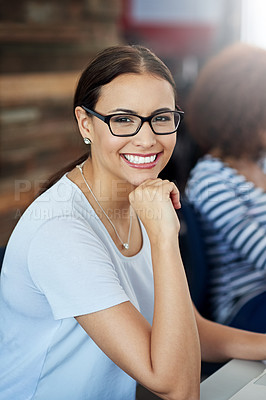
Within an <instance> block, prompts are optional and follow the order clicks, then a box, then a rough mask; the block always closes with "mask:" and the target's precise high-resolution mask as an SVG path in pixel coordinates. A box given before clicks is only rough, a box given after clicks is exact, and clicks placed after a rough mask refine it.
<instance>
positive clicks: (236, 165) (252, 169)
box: [210, 150, 266, 191]
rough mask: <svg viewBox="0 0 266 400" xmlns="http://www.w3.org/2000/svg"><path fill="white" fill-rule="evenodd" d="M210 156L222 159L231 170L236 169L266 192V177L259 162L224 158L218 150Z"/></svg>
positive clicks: (243, 158)
mask: <svg viewBox="0 0 266 400" xmlns="http://www.w3.org/2000/svg"><path fill="white" fill-rule="evenodd" d="M210 154H211V155H212V156H214V157H218V158H220V159H221V160H222V161H223V162H224V163H225V164H227V165H228V166H229V167H230V168H233V169H235V170H236V171H237V172H238V173H239V174H240V175H243V176H244V177H245V178H246V179H247V180H248V181H250V182H252V183H254V185H255V186H257V187H260V188H262V189H263V190H264V191H266V176H265V173H264V171H263V170H262V168H261V167H260V166H259V164H258V162H256V161H254V160H252V159H250V158H247V157H241V158H235V157H231V156H228V157H222V156H221V154H219V152H218V151H217V150H213V151H211V152H210Z"/></svg>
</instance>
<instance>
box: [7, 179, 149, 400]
mask: <svg viewBox="0 0 266 400" xmlns="http://www.w3.org/2000/svg"><path fill="white" fill-rule="evenodd" d="M141 228H142V234H143V246H142V249H141V251H140V252H139V253H138V254H137V255H135V256H133V257H125V256H123V255H122V254H121V253H120V252H119V250H118V249H117V247H116V246H115V244H114V242H113V241H112V239H111V238H110V236H109V234H108V232H107V230H106V228H105V227H104V225H103V224H102V222H101V220H100V219H99V218H98V216H97V215H96V214H95V212H94V210H93V209H92V207H91V206H90V204H89V202H88V201H87V199H86V197H85V196H84V194H83V193H82V192H81V190H80V189H79V188H78V187H77V186H76V185H75V184H74V183H73V182H71V181H70V180H69V179H68V178H67V176H66V175H65V176H64V177H63V178H61V179H60V180H59V181H58V182H57V183H56V184H55V185H54V186H53V187H52V188H50V189H49V190H47V191H46V192H45V193H44V194H43V195H41V196H40V197H39V198H38V199H37V200H35V201H34V202H33V203H32V204H31V206H30V207H29V208H28V209H27V210H26V212H25V213H24V214H23V216H22V217H21V219H20V221H19V222H18V224H17V226H16V228H15V230H14V232H13V234H12V235H11V238H10V240H9V243H8V246H7V250H6V254H5V259H4V263H3V268H2V273H1V290H0V400H85V399H86V400H98V399H99V400H105V399H106V400H107V399H110V400H125V399H126V400H133V399H135V389H136V382H135V381H134V380H133V379H132V378H131V377H129V376H128V375H127V374H126V373H125V372H123V371H122V370H121V369H120V368H118V367H117V366H116V365H115V364H114V363H113V362H112V361H111V360H110V359H109V358H108V357H107V356H106V355H105V354H104V353H103V352H102V351H101V350H100V349H99V348H98V347H97V346H96V344H95V343H94V342H93V341H92V339H90V337H89V336H88V335H87V334H86V332H85V331H84V330H83V329H82V328H81V326H80V325H79V324H78V323H77V321H76V320H75V318H74V317H75V316H78V315H83V314H87V313H92V312H96V311H99V310H102V309H106V308H109V307H112V306H114V305H117V304H120V303H122V302H125V301H128V300H129V301H131V302H132V304H133V305H134V306H135V307H136V308H137V309H138V310H139V311H140V312H141V313H142V314H143V315H144V317H145V318H146V319H147V320H148V321H149V322H150V323H152V317H153V301H154V292H153V273H152V263H151V251H150V243H149V239H148V236H147V233H146V231H145V229H144V227H143V225H142V224H141Z"/></svg>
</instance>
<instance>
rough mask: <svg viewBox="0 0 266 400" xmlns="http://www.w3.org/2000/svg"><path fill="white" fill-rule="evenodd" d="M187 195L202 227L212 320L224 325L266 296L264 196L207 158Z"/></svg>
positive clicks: (197, 168)
mask: <svg viewBox="0 0 266 400" xmlns="http://www.w3.org/2000/svg"><path fill="white" fill-rule="evenodd" d="M265 179H266V176H265ZM186 195H187V198H188V200H189V202H190V203H191V204H192V205H193V207H194V209H195V211H196V214H197V216H198V218H199V221H200V224H201V227H202V233H203V239H204V243H205V246H206V255H207V262H208V266H209V271H210V281H209V295H210V302H211V305H212V311H213V317H214V319H215V320H216V321H218V322H220V323H229V322H230V320H231V318H232V317H233V316H234V315H235V313H236V312H237V311H238V309H239V308H240V307H241V306H242V305H243V304H245V302H246V301H248V300H249V299H250V298H252V297H254V296H255V295H257V294H259V293H261V292H264V291H265V290H266V192H265V191H263V190H262V189H260V188H258V187H255V186H254V185H253V183H251V182H248V181H247V180H246V179H245V177H244V176H242V175H239V174H238V173H237V171H236V170H234V169H232V168H230V167H228V166H227V165H226V164H224V163H223V162H222V161H221V160H219V159H217V158H213V157H211V156H210V155H207V156H205V157H204V158H202V159H201V160H199V162H198V163H197V165H196V166H195V168H194V169H193V170H192V172H191V175H190V179H189V182H188V184H187V188H186ZM265 307H266V305H265Z"/></svg>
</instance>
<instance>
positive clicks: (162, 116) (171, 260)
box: [0, 46, 266, 400]
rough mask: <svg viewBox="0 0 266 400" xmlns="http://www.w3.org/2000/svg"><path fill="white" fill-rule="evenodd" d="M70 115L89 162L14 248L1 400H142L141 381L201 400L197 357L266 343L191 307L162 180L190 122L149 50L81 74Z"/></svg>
mask: <svg viewBox="0 0 266 400" xmlns="http://www.w3.org/2000/svg"><path fill="white" fill-rule="evenodd" d="M74 113H75V117H76V120H77V123H78V127H79V131H80V134H81V135H82V137H83V138H84V142H85V143H86V144H89V146H90V151H89V152H87V153H86V154H85V155H84V156H82V157H81V158H80V159H79V160H77V161H75V162H73V163H72V164H71V165H70V166H68V167H67V168H66V169H65V170H64V171H61V172H60V173H59V174H57V175H56V177H54V178H53V179H51V181H50V182H49V183H48V185H47V187H46V188H45V189H46V190H44V192H43V193H42V194H41V195H40V196H39V197H38V198H37V199H36V200H35V201H34V202H33V203H32V204H31V206H30V207H29V208H28V209H27V210H26V212H25V213H24V215H23V216H22V218H21V219H20V221H19V223H18V225H17V227H16V229H15V230H14V232H13V234H12V236H11V238H10V240H9V243H8V246H7V250H6V255H5V259H4V264H3V270H2V275H1V293H0V304H1V313H0V338H1V340H2V341H3V343H4V345H3V346H0V358H1V371H0V392H1V400H10V399H16V400H25V399H32V400H34V399H36V400H37V399H38V400H47V399H64V400H73V399H75V400H82V399H85V398H86V399H110V400H125V399H127V400H134V399H135V394H136V382H140V383H141V384H142V385H143V386H145V387H147V388H148V389H149V390H151V391H152V392H154V393H155V394H157V395H159V396H160V397H161V398H163V399H169V400H170V399H173V400H189V399H193V400H197V399H199V382H200V353H201V352H200V345H201V348H202V354H203V356H204V357H205V358H206V359H215V360H217V361H220V360H221V359H222V360H226V359H228V358H229V357H238V358H241V357H245V356H246V357H251V358H253V359H255V358H260V357H261V358H266V353H265V348H266V338H265V336H264V335H255V336H253V335H247V334H246V333H244V332H240V333H239V332H236V331H235V330H231V329H230V328H225V329H223V327H219V328H218V327H217V325H214V324H212V323H211V322H208V321H206V320H204V319H203V318H202V317H201V316H200V315H199V314H198V313H197V312H196V310H195V309H194V308H193V305H192V302H191V299H190V294H189V290H188V285H187V281H186V276H185V272H184V268H183V264H182V260H181V256H180V251H179V244H178V234H179V228H180V226H179V220H178V218H177V214H176V212H175V209H178V208H180V202H179V192H178V189H177V188H176V186H175V185H174V184H173V183H172V182H169V181H167V180H161V179H158V174H159V173H160V172H161V170H162V169H163V168H164V166H165V165H166V163H167V162H168V160H169V158H170V156H171V154H172V152H173V149H174V146H175V142H176V133H177V129H178V126H179V122H180V120H181V116H182V112H181V111H179V110H178V107H177V104H176V93H175V84H174V81H173V78H172V76H171V74H170V72H169V70H168V69H167V67H166V66H165V65H164V64H163V63H162V61H161V60H159V59H158V58H157V57H156V56H155V55H154V54H153V53H151V52H150V51H149V50H148V49H146V48H143V47H139V46H133V47H131V46H122V47H112V48H109V49H106V50H105V51H103V52H102V53H100V54H99V55H98V56H97V57H96V58H95V59H94V60H93V61H92V62H91V63H90V64H89V66H88V67H87V68H86V70H85V71H84V72H83V74H82V75H81V78H80V80H79V83H78V86H77V90H76V94H75V99H74ZM120 124H121V125H122V128H120ZM124 124H125V125H124ZM132 124H133V125H134V129H133V126H132ZM124 126H125V127H124ZM76 167H77V168H76ZM38 216H39V217H38ZM228 329H229V330H228ZM236 342H237V343H238V345H237V346H236V344H235V343H236ZM209 343H210V346H209V345H208V344H209ZM239 343H240V344H239ZM18 360H19V365H18Z"/></svg>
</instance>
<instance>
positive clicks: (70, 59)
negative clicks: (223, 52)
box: [0, 0, 266, 245]
mask: <svg viewBox="0 0 266 400" xmlns="http://www.w3.org/2000/svg"><path fill="white" fill-rule="evenodd" d="M256 1H257V2H258V1H260V0H253V1H252V2H251V3H252V7H251V9H252V10H254V2H255V3H256ZM243 3H249V6H250V0H234V1H231V0H216V1H213V0H164V1H161V0H57V1H53V0H13V1H7V0H0V57H1V58H0V107H1V110H0V127H1V130H0V245H4V244H5V243H6V242H7V240H8V237H9V236H10V233H11V231H12V229H13V227H14V226H15V224H16V222H17V220H18V219H19V217H20V216H21V214H22V212H23V211H24V210H25V208H26V207H27V205H28V204H29V203H30V202H31V201H32V200H33V198H34V196H35V195H36V193H37V192H38V190H39V188H40V185H41V184H42V182H43V181H44V180H46V179H47V178H48V177H49V176H50V175H51V174H52V173H54V172H56V171H57V170H59V169H60V168H61V167H62V166H64V165H65V164H66V163H67V162H69V161H71V160H73V159H74V158H78V156H79V155H81V154H82V153H83V152H84V151H85V148H84V144H83V142H82V140H81V138H80V135H79V134H78V132H77V128H76V125H75V122H74V118H73V116H72V97H73V93H74V90H75V85H76V82H77V79H78V76H79V74H80V72H81V71H82V70H83V69H84V67H85V66H86V65H87V63H88V61H89V60H90V59H91V58H92V57H93V56H94V55H95V54H96V53H97V52H98V51H99V50H101V49H103V48H105V47H107V46H110V45H115V44H120V43H130V44H133V43H140V44H144V45H146V46H148V47H150V48H151V49H152V50H153V51H155V53H157V54H158V55H159V56H160V57H161V58H162V59H163V60H164V61H165V62H166V63H167V65H168V66H169V68H170V69H171V71H172V73H173V75H174V77H175V80H176V82H177V87H178V89H179V93H180V105H181V106H182V107H185V99H186V96H187V93H188V92H189V88H190V87H191V85H192V84H193V82H194V80H195V78H196V76H197V74H198V71H199V69H200V68H201V66H202V65H203V64H204V63H205V61H206V60H207V59H208V57H210V56H211V55H212V54H213V53H216V52H218V51H219V50H220V49H221V48H223V47H225V46H227V45H228V44H230V43H233V42H234V41H238V40H240V38H241V34H242V33H241V32H242V30H243V29H242V28H243V27H242V21H243V15H244V14H243ZM255 6H256V4H255ZM255 8H256V7H255ZM245 10H246V11H245V12H246V14H247V15H250V10H249V11H248V10H247V9H245ZM265 20H266V19H264V21H265ZM264 25H265V23H264ZM245 34H246V33H245ZM259 36H261V35H259ZM182 129H185V125H184V127H183V128H182ZM180 137H181V138H180V139H179V142H178V146H177V152H178V151H179V155H178V157H179V159H180V160H181V161H182V154H183V155H184V154H185V157H186V143H185V141H184V142H182V132H181V135H180ZM178 149H179V150H178ZM175 156H176V154H175ZM184 164H185V159H184ZM181 165H182V162H181ZM170 168H174V167H171V164H170ZM174 173H175V171H174ZM179 173H180V174H181V176H182V167H181V169H180V170H179Z"/></svg>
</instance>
